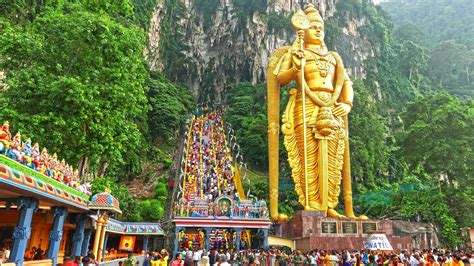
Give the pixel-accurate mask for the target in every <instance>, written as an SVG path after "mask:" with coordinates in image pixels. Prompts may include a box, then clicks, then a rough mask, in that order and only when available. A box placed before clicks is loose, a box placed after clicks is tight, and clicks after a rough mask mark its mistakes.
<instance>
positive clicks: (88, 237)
mask: <svg viewBox="0 0 474 266" xmlns="http://www.w3.org/2000/svg"><path fill="white" fill-rule="evenodd" d="M91 234H92V232H91V229H86V230H84V240H83V241H82V247H81V254H80V256H82V257H84V256H86V255H87V252H88V251H89V242H90V240H91Z"/></svg>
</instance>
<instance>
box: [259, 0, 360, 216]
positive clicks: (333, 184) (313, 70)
mask: <svg viewBox="0 0 474 266" xmlns="http://www.w3.org/2000/svg"><path fill="white" fill-rule="evenodd" d="M296 15H297V16H299V17H298V18H295V19H292V22H293V26H294V28H295V29H296V30H297V37H296V39H295V41H294V43H293V44H292V46H285V47H281V48H279V49H278V50H277V51H276V52H275V53H274V54H273V55H272V56H271V58H270V60H269V65H268V69H267V71H268V75H267V99H268V152H269V177H270V216H271V219H272V220H273V221H282V220H285V219H286V217H285V216H284V215H281V214H279V213H278V187H279V184H278V174H279V171H278V162H279V156H278V147H279V139H278V134H279V130H278V129H279V126H278V125H279V120H280V117H279V110H280V86H282V85H286V84H288V83H290V82H292V81H296V83H297V86H298V88H295V89H291V90H290V96H289V101H288V104H287V106H286V109H285V111H284V113H283V115H282V117H281V119H282V126H281V131H282V133H283V141H284V145H285V148H286V150H287V152H288V162H289V164H290V167H291V169H292V178H293V181H294V183H295V191H296V193H297V195H298V201H299V202H300V204H302V205H303V206H305V209H306V210H317V211H322V212H324V213H326V215H327V216H330V217H345V216H344V215H342V214H339V213H337V212H336V211H335V208H336V207H337V205H338V204H339V201H338V198H339V194H340V191H341V184H342V185H343V196H344V203H345V212H346V215H347V217H351V218H361V219H366V218H367V217H365V216H361V217H356V216H355V215H354V212H353V210H352V189H351V177H350V158H349V141H348V131H349V130H348V121H347V115H348V113H349V112H350V110H351V108H352V100H353V90H352V83H351V81H350V79H349V78H348V76H347V74H346V73H345V70H344V65H343V62H342V60H341V58H340V56H339V55H338V54H337V53H336V52H331V51H328V50H327V48H326V45H325V44H324V21H323V20H322V18H321V15H320V14H319V12H318V11H317V10H316V9H315V8H314V6H312V5H309V6H308V8H306V9H305V11H304V13H303V12H298V13H297V14H296ZM304 15H306V19H307V21H309V25H310V27H309V28H307V27H306V25H307V23H306V22H305V18H302V16H304ZM302 25H303V26H302ZM302 72H303V73H304V74H302Z"/></svg>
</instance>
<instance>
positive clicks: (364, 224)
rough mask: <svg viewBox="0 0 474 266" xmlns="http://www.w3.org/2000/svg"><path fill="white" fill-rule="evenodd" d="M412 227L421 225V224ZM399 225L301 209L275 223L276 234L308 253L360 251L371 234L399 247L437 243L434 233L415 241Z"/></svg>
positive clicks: (425, 245)
mask: <svg viewBox="0 0 474 266" xmlns="http://www.w3.org/2000/svg"><path fill="white" fill-rule="evenodd" d="M412 226H414V227H417V226H418V227H420V228H421V226H420V225H415V224H413V225H412ZM424 226H425V225H423V228H425V227H424ZM399 227H400V226H399V225H398V221H391V220H372V219H370V220H357V219H350V218H330V217H325V216H324V213H323V212H320V211H297V212H295V213H293V217H292V219H291V220H290V221H288V222H284V223H281V224H274V225H273V228H274V232H275V235H276V236H279V237H284V238H289V239H293V240H294V241H295V248H296V249H300V250H302V251H304V252H306V251H309V250H312V249H326V250H341V249H349V250H360V249H363V248H364V242H365V241H366V239H367V236H368V235H369V234H371V233H381V234H385V235H386V236H387V238H388V239H389V241H390V243H391V245H392V247H393V248H394V249H396V250H398V249H411V248H414V247H419V248H425V247H426V248H427V247H430V246H431V245H433V244H434V243H436V242H437V241H428V239H429V238H431V236H432V235H434V234H432V233H425V232H423V234H422V235H421V236H420V239H422V240H423V241H419V244H415V242H418V241H415V240H414V239H412V237H409V236H407V235H406V234H404V233H399V232H398V231H400V229H399ZM405 227H407V226H405ZM425 239H426V240H425Z"/></svg>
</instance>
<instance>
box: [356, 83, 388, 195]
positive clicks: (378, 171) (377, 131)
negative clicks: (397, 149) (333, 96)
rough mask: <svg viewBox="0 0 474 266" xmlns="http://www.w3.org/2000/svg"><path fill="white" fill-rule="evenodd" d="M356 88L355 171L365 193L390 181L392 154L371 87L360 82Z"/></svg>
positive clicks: (359, 188)
mask: <svg viewBox="0 0 474 266" xmlns="http://www.w3.org/2000/svg"><path fill="white" fill-rule="evenodd" d="M353 87H354V95H355V99H354V109H353V110H352V111H351V113H350V115H349V137H350V151H351V168H352V171H351V172H352V178H353V179H354V180H355V181H356V182H355V184H356V190H357V191H362V190H366V189H374V188H376V187H378V186H380V184H382V183H384V182H387V181H388V180H387V178H386V177H387V171H388V162H389V156H390V152H391V151H390V148H389V147H388V145H386V143H387V137H388V128H387V127H386V126H385V124H384V121H383V118H382V117H381V116H380V115H378V113H377V109H376V108H375V106H374V104H373V103H372V102H371V101H370V100H369V94H368V90H367V88H366V87H365V85H364V83H363V82H362V81H360V80H356V81H355V82H354V85H353ZM384 177H385V178H384Z"/></svg>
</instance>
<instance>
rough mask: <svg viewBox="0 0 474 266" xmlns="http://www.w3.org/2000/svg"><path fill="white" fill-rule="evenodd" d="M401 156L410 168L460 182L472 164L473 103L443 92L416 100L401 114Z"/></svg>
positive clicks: (473, 140) (473, 161)
mask: <svg viewBox="0 0 474 266" xmlns="http://www.w3.org/2000/svg"><path fill="white" fill-rule="evenodd" d="M402 119H403V121H404V124H405V130H404V131H403V132H401V133H400V135H399V143H400V147H401V153H402V154H403V157H404V159H405V160H406V161H407V162H408V163H409V164H410V165H411V166H412V168H413V169H416V168H417V167H422V168H423V169H425V170H426V171H427V173H428V174H430V175H434V176H437V175H445V176H446V178H447V179H448V180H449V181H460V180H461V179H462V178H464V177H466V176H468V175H472V172H473V170H474V169H473V165H474V149H473V148H474V147H473V143H474V104H473V101H469V102H467V103H463V102H461V101H459V100H458V99H456V98H453V97H452V96H449V95H448V94H445V93H438V94H433V95H428V96H426V97H424V98H419V99H418V100H417V101H416V102H414V103H411V104H409V105H408V106H407V109H406V112H404V113H403V114H402Z"/></svg>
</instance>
